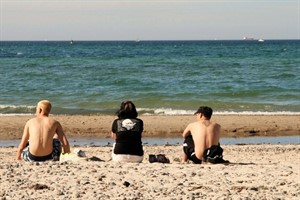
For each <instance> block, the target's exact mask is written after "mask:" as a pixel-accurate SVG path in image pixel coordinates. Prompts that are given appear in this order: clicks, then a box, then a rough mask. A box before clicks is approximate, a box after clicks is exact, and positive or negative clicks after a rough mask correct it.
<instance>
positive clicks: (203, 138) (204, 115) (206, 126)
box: [182, 106, 221, 163]
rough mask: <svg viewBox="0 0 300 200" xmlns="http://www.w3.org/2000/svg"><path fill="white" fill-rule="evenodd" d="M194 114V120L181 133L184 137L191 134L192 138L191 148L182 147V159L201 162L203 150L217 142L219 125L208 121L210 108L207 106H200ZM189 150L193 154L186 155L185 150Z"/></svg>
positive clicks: (210, 112)
mask: <svg viewBox="0 0 300 200" xmlns="http://www.w3.org/2000/svg"><path fill="white" fill-rule="evenodd" d="M195 114H196V122H193V123H190V124H189V125H188V126H187V127H186V129H185V130H184V131H183V134H182V136H183V137H184V138H186V137H187V136H189V135H192V140H193V141H192V143H193V144H191V148H190V149H187V148H185V149H184V151H185V152H184V155H183V161H184V162H185V161H187V159H193V162H194V163H201V160H202V158H203V156H204V155H203V154H204V151H205V150H206V149H208V148H210V147H211V146H213V145H218V144H219V140H220V132H221V126H220V125H219V124H217V123H215V122H211V121H210V118H211V115H212V109H211V108H209V107H205V106H203V107H200V108H199V109H198V111H197V112H196V113H195ZM188 148H189V147H188ZM190 150H192V151H193V153H192V154H195V155H187V153H188V152H187V151H190ZM195 156H196V157H195ZM188 157H190V158H188Z"/></svg>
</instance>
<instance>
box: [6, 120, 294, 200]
mask: <svg viewBox="0 0 300 200" xmlns="http://www.w3.org/2000/svg"><path fill="white" fill-rule="evenodd" d="M31 117H33V116H2V117H0V127H1V128H0V139H1V140H3V139H19V138H20V137H21V135H22V131H23V127H24V125H25V123H26V121H27V120H28V119H30V118H31ZM53 117H55V118H56V119H58V120H59V121H60V122H61V124H62V125H63V127H64V130H65V132H66V134H67V136H68V137H70V136H75V137H80V136H93V137H109V136H110V129H111V123H112V121H113V119H114V118H115V116H79V115H78V116H65V115H58V116H53ZM141 118H142V119H143V120H144V123H145V132H144V136H149V137H152V136H160V137H180V136H181V132H182V131H183V129H184V128H185V126H186V125H187V124H188V123H190V122H192V121H194V120H195V118H194V116H141ZM212 120H213V121H217V122H219V123H220V124H221V125H222V127H223V133H222V134H223V136H229V137H240V136H253V135H263V136H275V135H282V136H284V135H299V130H300V128H299V127H300V122H299V116H214V117H213V119H212ZM95 139H96V138H95ZM71 145H72V143H71ZM222 147H223V149H224V159H226V160H230V161H231V162H232V163H233V164H230V165H223V164H219V165H212V164H203V165H194V164H192V163H188V164H182V163H180V160H181V155H182V147H181V145H177V146H155V145H153V146H144V150H145V157H144V160H143V162H142V163H140V164H134V163H115V162H112V161H111V160H110V158H111V147H74V146H72V147H71V150H74V148H80V149H82V150H83V151H85V152H86V155H87V158H91V157H93V156H95V157H97V158H100V159H101V160H103V161H92V160H88V159H80V160H79V161H65V162H44V163H26V162H24V161H15V154H16V150H17V149H16V147H1V148H0V158H1V160H2V162H1V163H0V174H1V177H0V198H1V199H299V198H300V175H299V174H300V157H299V153H300V145H299V143H298V144H295V145H266V144H263V145H223V146H222ZM149 154H165V155H166V156H167V157H168V158H169V159H170V161H171V163H170V164H162V163H149V161H148V156H149Z"/></svg>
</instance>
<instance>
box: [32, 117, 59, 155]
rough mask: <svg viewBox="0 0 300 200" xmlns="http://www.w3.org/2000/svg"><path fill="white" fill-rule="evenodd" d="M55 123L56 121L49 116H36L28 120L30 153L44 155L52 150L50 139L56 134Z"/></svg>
mask: <svg viewBox="0 0 300 200" xmlns="http://www.w3.org/2000/svg"><path fill="white" fill-rule="evenodd" d="M57 124H58V123H57V121H55V120H54V119H51V118H49V117H43V118H38V117H36V118H33V119H31V120H29V121H28V124H27V125H28V129H29V132H30V137H29V144H30V146H29V150H30V153H32V154H33V155H35V156H45V155H49V154H50V153H51V152H52V150H53V148H52V139H53V137H54V135H55V134H56V132H55V131H56V129H57V126H58V125H57Z"/></svg>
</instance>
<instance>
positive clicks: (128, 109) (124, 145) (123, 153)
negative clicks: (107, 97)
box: [111, 101, 144, 162]
mask: <svg viewBox="0 0 300 200" xmlns="http://www.w3.org/2000/svg"><path fill="white" fill-rule="evenodd" d="M117 115H118V118H117V119H115V120H114V121H113V123H112V129H111V131H112V132H111V136H112V138H113V139H114V140H115V143H114V145H113V150H112V160H113V161H118V162H142V161H143V157H144V150H143V145H142V132H143V130H144V124H143V121H142V120H141V119H139V118H137V116H138V113H137V111H136V108H135V105H134V104H133V103H132V102H131V101H124V102H122V103H121V106H120V109H119V110H118V111H117Z"/></svg>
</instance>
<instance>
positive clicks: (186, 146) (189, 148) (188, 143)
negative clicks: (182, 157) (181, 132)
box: [183, 135, 202, 164]
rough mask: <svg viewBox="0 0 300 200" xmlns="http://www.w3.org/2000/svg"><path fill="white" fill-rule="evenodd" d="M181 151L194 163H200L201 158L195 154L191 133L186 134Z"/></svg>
mask: <svg viewBox="0 0 300 200" xmlns="http://www.w3.org/2000/svg"><path fill="white" fill-rule="evenodd" d="M183 152H184V153H185V154H186V156H187V158H188V159H189V160H191V161H193V163H195V164H201V162H202V160H200V159H199V158H197V156H196V154H195V145H194V140H193V137H192V135H189V136H187V137H186V138H185V139H184V142H183Z"/></svg>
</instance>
